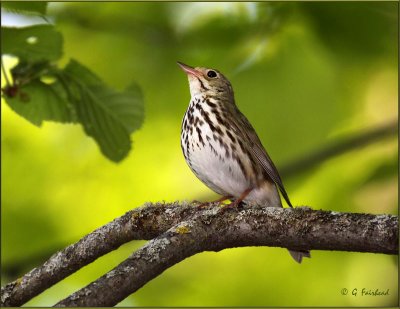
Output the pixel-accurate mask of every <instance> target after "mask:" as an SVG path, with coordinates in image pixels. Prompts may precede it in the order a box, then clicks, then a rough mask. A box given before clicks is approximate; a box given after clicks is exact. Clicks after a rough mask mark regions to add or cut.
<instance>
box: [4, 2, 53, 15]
mask: <svg viewBox="0 0 400 309" xmlns="http://www.w3.org/2000/svg"><path fill="white" fill-rule="evenodd" d="M1 7H2V8H3V9H6V10H8V11H11V12H15V13H23V14H30V15H45V14H46V9H47V2H46V1H1Z"/></svg>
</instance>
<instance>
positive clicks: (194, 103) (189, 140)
mask: <svg viewBox="0 0 400 309" xmlns="http://www.w3.org/2000/svg"><path fill="white" fill-rule="evenodd" d="M178 65H179V66H180V67H181V68H182V70H183V71H184V72H186V74H187V76H188V79H189V87H190V95H191V99H190V104H189V107H188V109H187V110H186V113H185V115H184V117H183V120H182V129H181V147H182V151H183V155H184V156H185V160H186V162H187V164H188V165H189V167H190V169H191V170H192V171H193V173H194V174H195V175H196V176H197V177H198V178H199V179H200V180H201V181H202V182H203V183H204V184H205V185H207V186H208V187H209V188H210V189H211V190H213V191H215V192H216V193H218V194H220V195H222V196H223V197H222V198H221V199H219V200H218V201H219V202H223V201H224V200H228V199H230V200H233V202H232V204H231V206H236V205H238V204H239V203H240V202H242V201H243V202H244V203H246V204H248V205H262V206H272V207H282V203H281V199H280V196H279V192H278V189H279V190H280V192H281V193H282V196H283V197H284V198H285V200H286V202H287V203H288V205H289V206H290V207H292V204H291V202H290V200H289V197H288V195H287V193H286V191H285V188H284V186H283V183H282V180H281V177H280V176H279V173H278V170H277V169H276V167H275V165H274V163H273V162H272V160H271V158H270V157H269V156H268V154H267V152H266V151H265V149H264V147H263V145H262V144H261V141H260V139H259V138H258V136H257V133H256V131H255V130H254V128H253V127H252V125H251V124H250V122H249V121H248V120H247V118H246V117H245V116H244V115H243V114H242V113H241V112H240V111H239V109H238V107H237V106H236V104H235V98H234V94H233V89H232V86H231V83H230V82H229V80H228V79H227V78H226V77H225V76H224V75H222V73H220V72H219V71H217V70H215V69H207V68H202V67H196V68H193V67H190V66H188V65H186V64H183V63H180V62H178ZM289 252H290V254H291V255H292V257H293V258H294V259H295V260H296V261H297V262H299V263H301V261H302V258H303V257H310V252H309V251H292V250H289Z"/></svg>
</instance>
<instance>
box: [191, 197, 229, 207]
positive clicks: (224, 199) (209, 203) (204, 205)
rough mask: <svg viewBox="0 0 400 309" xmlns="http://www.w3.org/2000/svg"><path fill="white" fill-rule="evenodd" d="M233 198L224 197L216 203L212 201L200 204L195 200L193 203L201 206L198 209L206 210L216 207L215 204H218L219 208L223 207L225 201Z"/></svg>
mask: <svg viewBox="0 0 400 309" xmlns="http://www.w3.org/2000/svg"><path fill="white" fill-rule="evenodd" d="M231 198H232V196H223V197H221V198H219V199H217V200H215V201H211V202H199V201H196V200H194V201H193V203H196V204H200V205H196V207H197V209H204V208H208V207H210V206H215V203H217V205H218V206H221V205H222V204H223V202H224V201H226V200H228V199H231Z"/></svg>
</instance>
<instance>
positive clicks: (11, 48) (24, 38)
mask: <svg viewBox="0 0 400 309" xmlns="http://www.w3.org/2000/svg"><path fill="white" fill-rule="evenodd" d="M62 45H63V39H62V35H61V33H59V32H57V31H56V30H55V29H54V26H52V25H35V26H30V27H24V28H14V27H1V53H2V54H10V55H14V56H17V57H18V58H20V60H21V61H26V62H31V63H32V62H38V61H54V60H57V59H59V58H60V57H61V56H62V47H63V46H62Z"/></svg>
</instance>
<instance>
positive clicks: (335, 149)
mask: <svg viewBox="0 0 400 309" xmlns="http://www.w3.org/2000/svg"><path fill="white" fill-rule="evenodd" d="M397 134H398V122H397V121H393V122H390V123H388V124H386V125H384V126H382V127H378V128H373V129H371V130H368V131H365V132H361V133H358V134H356V135H354V136H351V137H347V138H345V139H342V140H338V141H336V142H334V143H333V144H330V145H328V146H326V147H323V148H321V149H318V150H313V151H312V152H310V153H308V154H306V155H304V156H303V157H302V158H297V159H296V160H294V161H293V162H292V163H288V164H286V165H284V166H282V168H280V169H279V171H280V174H281V175H282V177H283V178H284V179H285V178H287V177H288V176H291V175H297V174H299V173H301V172H304V171H307V170H310V169H311V168H313V167H315V166H317V165H318V164H321V163H322V162H324V161H326V160H328V159H330V158H332V157H335V156H338V155H340V154H343V153H346V152H348V151H351V150H355V149H357V148H360V147H363V146H366V145H368V144H371V143H373V142H377V141H381V140H383V139H385V138H388V137H395V136H396V135H397Z"/></svg>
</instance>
